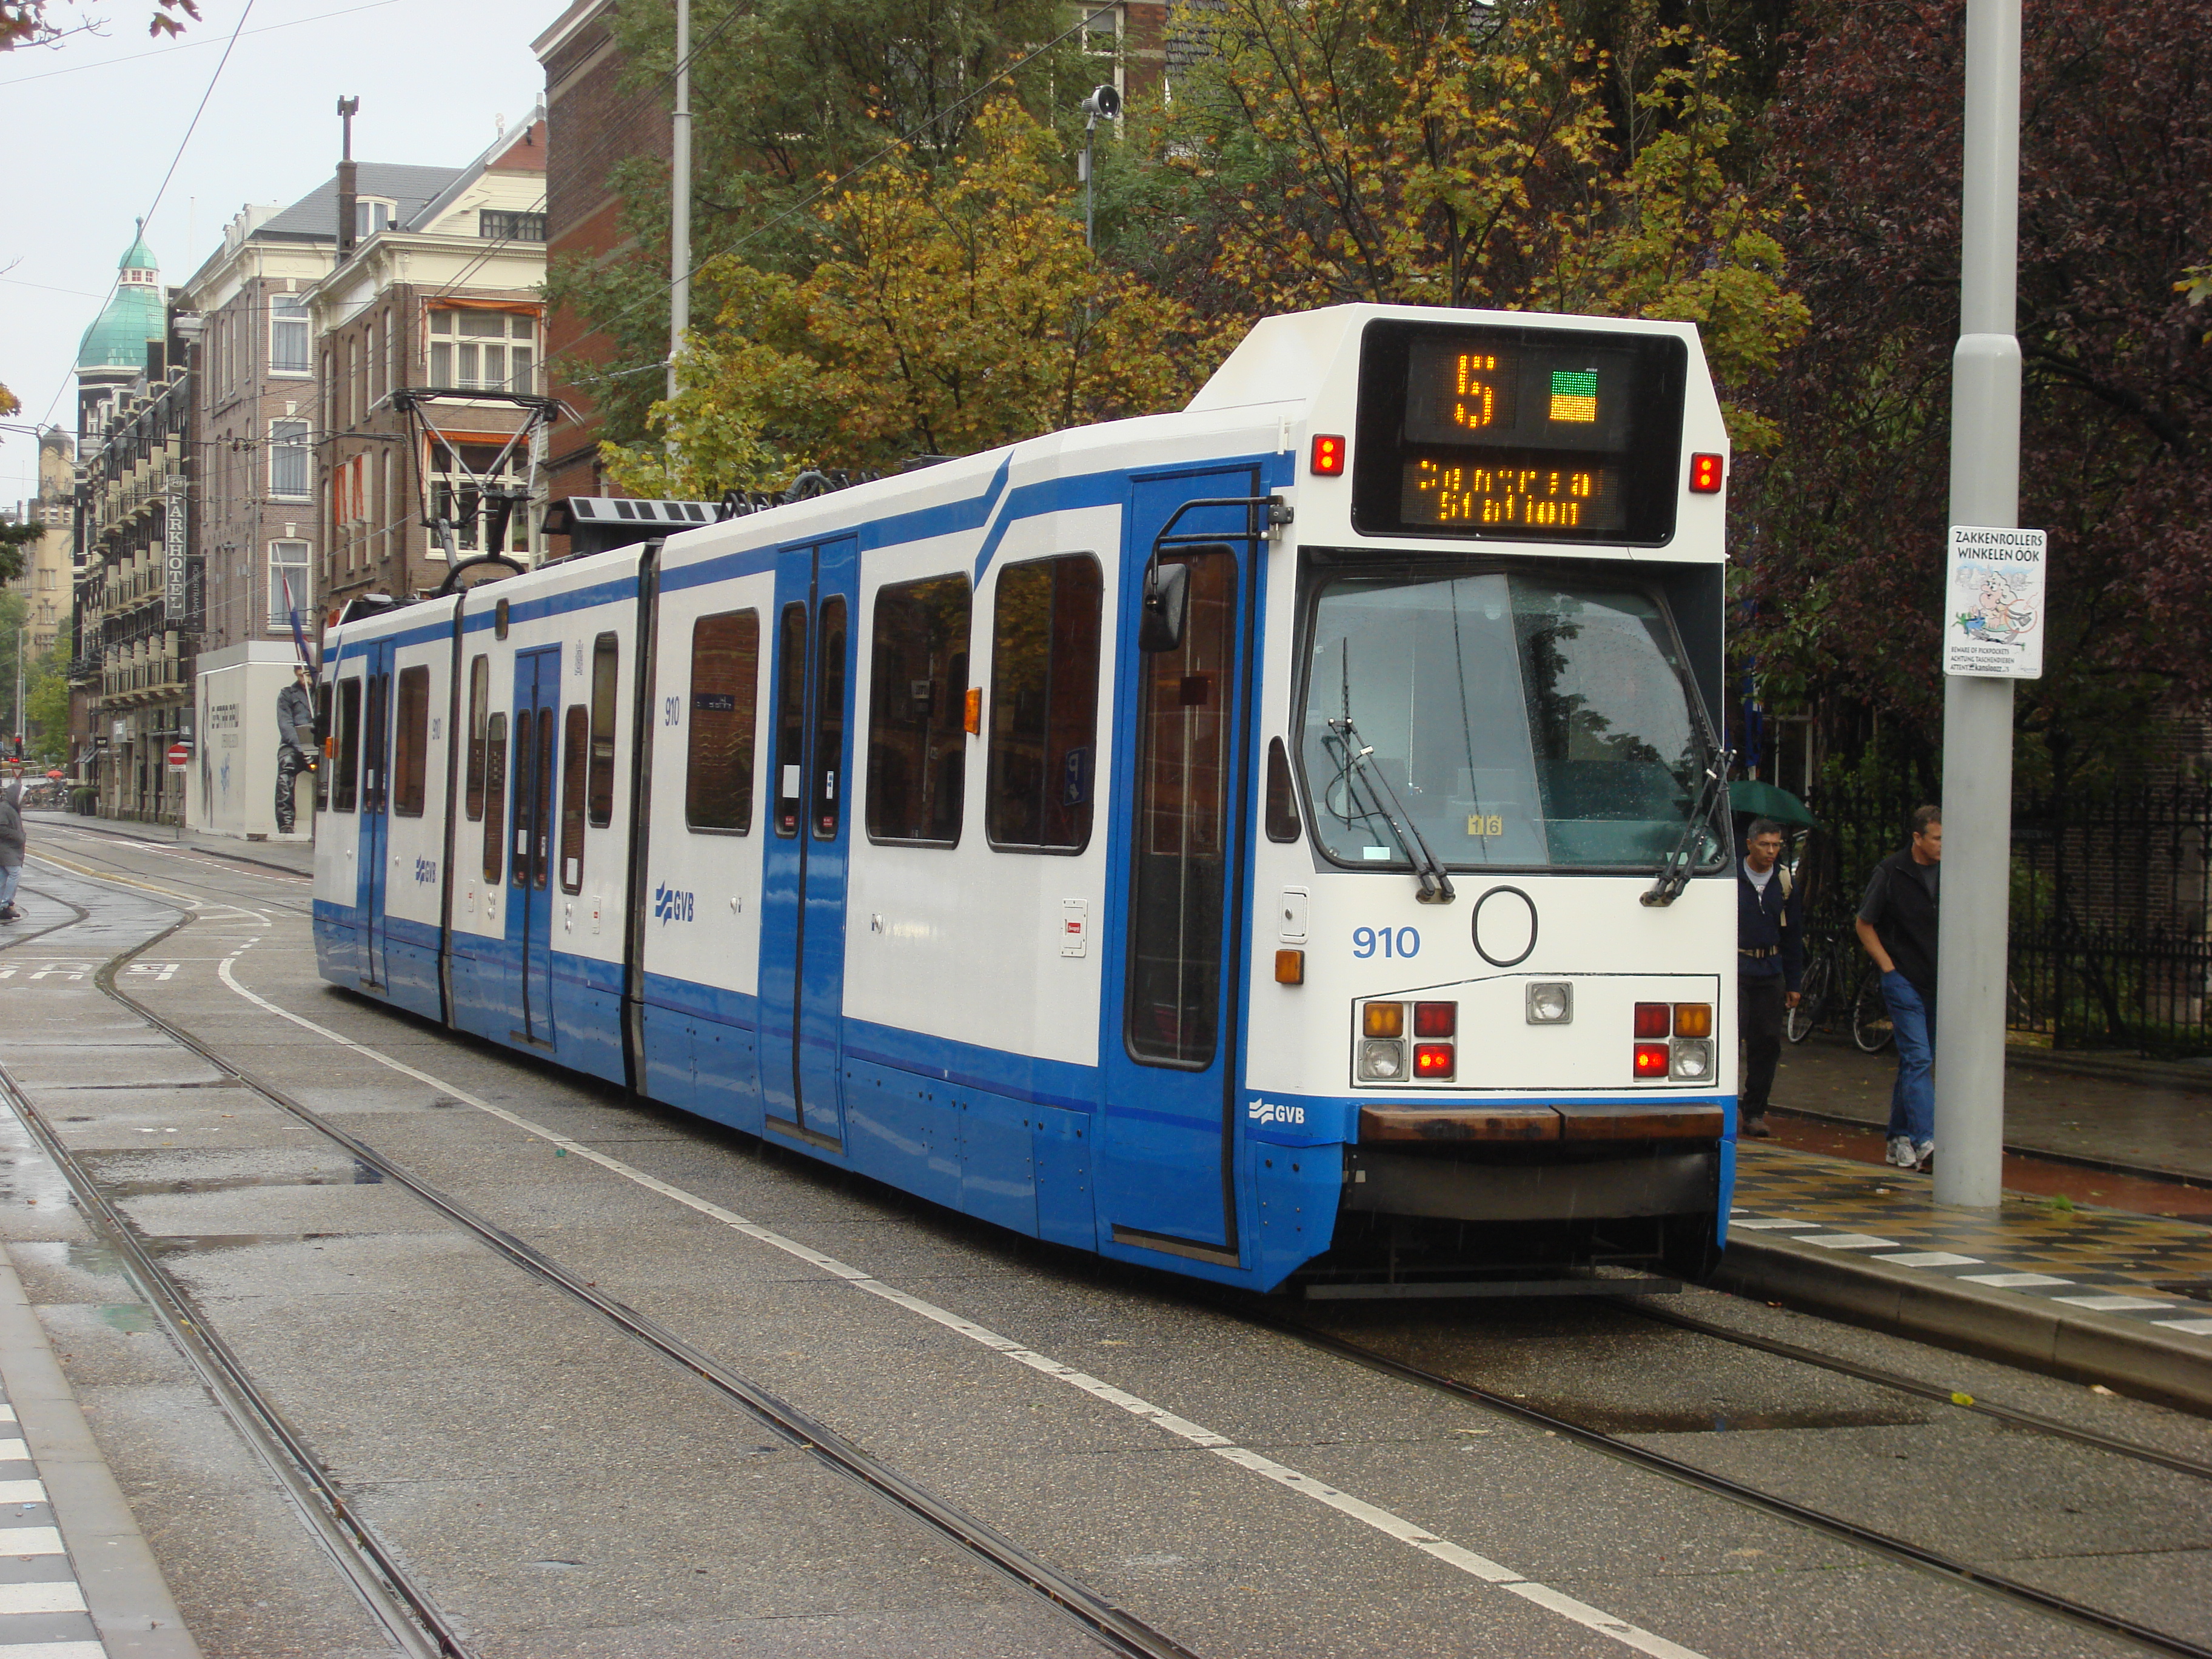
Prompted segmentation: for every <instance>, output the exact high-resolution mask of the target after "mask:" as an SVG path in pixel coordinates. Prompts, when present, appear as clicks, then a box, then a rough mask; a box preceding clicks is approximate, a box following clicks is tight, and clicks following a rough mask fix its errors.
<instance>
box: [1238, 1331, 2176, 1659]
mask: <svg viewBox="0 0 2212 1659" xmlns="http://www.w3.org/2000/svg"><path fill="white" fill-rule="evenodd" d="M1218 1305H1219V1306H1222V1307H1223V1308H1225V1310H1234V1311H1236V1312H1237V1313H1238V1314H1239V1316H1242V1317H1243V1318H1245V1319H1247V1320H1249V1321H1251V1322H1255V1323H1257V1324H1260V1325H1261V1326H1263V1327H1265V1328H1268V1329H1272V1330H1274V1331H1277V1332H1279V1333H1280V1334H1284V1335H1286V1336H1289V1337H1291V1338H1292V1339H1293V1340H1297V1341H1299V1342H1302V1343H1304V1344H1306V1345H1308V1346H1311V1347H1314V1348H1316V1349H1318V1350H1320V1351H1321V1352H1325V1353H1331V1354H1334V1355H1336V1356H1337V1357H1338V1358H1342V1359H1345V1360H1348V1361H1350V1362H1351V1363H1352V1364H1357V1365H1361V1366H1364V1367H1365V1368H1367V1369H1369V1370H1374V1371H1376V1372H1379V1373H1381V1374H1382V1375H1383V1376H1390V1377H1394V1378H1395V1379H1397V1380H1398V1381H1400V1382H1402V1383H1411V1384H1413V1386H1415V1387H1417V1388H1420V1389H1425V1390H1428V1391H1431V1392H1434V1393H1437V1394H1442V1395H1449V1396H1450V1397H1451V1398H1453V1399H1456V1400H1462V1401H1469V1402H1471V1403H1474V1404H1476V1405H1480V1406H1482V1407H1486V1408H1487V1409H1489V1410H1492V1411H1494V1412H1496V1413H1500V1414H1501V1415H1504V1416H1505V1417H1508V1418H1510V1419H1514V1420H1515V1421H1517V1422H1520V1423H1522V1424H1526V1425H1529V1426H1530V1427H1534V1428H1537V1429H1541V1430H1542V1431H1545V1432H1547V1433H1548V1434H1553V1435H1557V1436H1559V1437H1560V1438H1562V1439H1565V1440H1568V1441H1571V1442H1572V1443H1575V1444H1577V1445H1580V1446H1583V1447H1585V1448H1587V1449H1590V1450H1593V1451H1595V1452H1598V1453H1601V1455H1606V1456H1608V1457H1611V1458H1614V1459H1616V1460H1618V1461H1620V1462H1624V1463H1627V1464H1630V1465H1632V1466H1633V1467H1635V1468H1641V1469H1645V1470H1648V1471H1650V1472H1651V1473H1653V1474H1660V1475H1662V1476H1664V1477H1666V1478H1667V1479H1668V1480H1674V1481H1677V1482H1679V1483H1680V1484H1681V1485H1683V1486H1690V1487H1692V1488H1694V1489H1696V1490H1698V1491H1700V1492H1708V1493H1711V1494H1712V1495H1714V1496H1716V1497H1719V1498H1727V1499H1729V1500H1730V1501H1731V1502H1734V1503H1737V1504H1743V1505H1744V1506H1746V1507H1747V1508H1750V1509H1753V1510H1759V1511H1761V1512H1762V1513H1765V1514H1767V1515H1771V1516H1777V1517H1778V1518H1780V1519H1782V1520H1784V1521H1788V1522H1792V1523H1794V1524H1796V1525H1797V1526H1800V1527H1803V1528H1807V1529H1808V1530H1810V1531H1813V1532H1816V1533H1820V1534H1824V1535H1826V1536H1828V1537H1831V1538H1834V1539H1837V1540H1838V1541H1843V1542H1845V1543H1848V1544H1850V1545H1851V1546H1853V1547H1857V1548H1858V1549H1861V1550H1864V1551H1867V1552H1869V1553H1873V1554H1875V1555H1878V1556H1881V1557H1884V1558H1886V1559H1889V1560H1892V1561H1897V1562H1901V1563H1903V1564H1905V1565H1910V1566H1912V1567H1916V1568H1918V1569H1920V1570H1922V1571H1927V1572H1930V1573H1934V1574H1936V1575H1937V1576H1939V1577H1943V1578H1947V1579H1948V1580H1950V1581H1952V1582H1953V1583H1959V1584H1964V1585H1967V1586H1970V1587H1972V1589H1977V1590H1979V1591H1981V1592H1983V1593H1984V1594H1987V1595H1993V1596H1996V1597H1998V1598H2000V1599H2002V1600H2004V1601H2010V1602H2012V1603H2013V1604H2015V1606H2018V1607H2027V1608H2029V1609H2032V1610H2033V1611H2034V1612H2036V1613H2042V1614H2045V1615H2046V1616H2049V1617H2051V1618H2055V1619H2058V1620H2064V1621H2065V1622H2067V1623H2069V1624H2071V1625H2074V1626H2079V1627H2081V1628H2084V1629H2087V1630H2093V1631H2096V1632H2100V1633H2102V1634H2105V1635H2107V1636H2116V1637H2118V1638H2122V1639H2123V1640H2125V1641H2129V1642H2132V1643H2134V1644H2136V1645H2137V1646H2139V1647H2142V1648H2144V1649H2146V1650H2149V1651H2152V1652H2157V1653H2164V1654H2171V1655H2173V1656H2176V1659H2212V1646H2206V1645H2204V1644H2199V1643H2197V1642H2192V1641H2190V1640H2189V1639H2187V1638H2184V1637H2179V1636H2175V1635H2172V1634H2171V1633H2169V1632H2165V1631H2161V1630H2159V1629H2157V1628H2155V1627H2154V1626H2148V1625H2145V1624H2142V1622H2140V1621H2139V1620H2132V1619H2129V1618H2126V1617H2124V1616H2123V1615H2121V1614H2118V1613H2111V1612H2108V1611H2106V1610H2105V1609H2103V1608H2100V1607H2094V1606H2092V1605H2091V1604H2089V1603H2087V1602H2085V1601H2079V1600H2076V1599H2075V1598H2073V1597H2070V1596H2067V1595H2059V1594H2057V1593H2056V1592H2054V1591H2051V1590H2046V1589H2041V1588H2039V1587H2038V1586H2036V1585H2033V1584H2030V1583H2026V1582H2024V1581H2022V1580H2021V1579H2019V1578H2015V1577H2011V1576H2010V1575H2008V1574H2005V1573H2001V1572H1996V1571H1992V1570H1990V1569H1989V1568H1986V1567H1982V1566H1978V1565H1974V1564H1973V1563H1972V1562H1970V1561H1966V1560H1965V1559H1961V1558H1960V1557H1957V1556H1954V1555H1949V1554H1947V1553H1944V1552H1942V1551H1941V1550H1937V1549H1933V1548H1930V1547H1928V1546H1926V1545H1923V1544H1918V1543H1915V1542H1913V1541H1911V1540H1910V1539H1907V1538H1903V1537H1900V1536H1899V1535H1897V1534H1893V1533H1890V1532H1887V1531H1884V1530H1882V1529H1881V1528H1877V1527H1873V1526H1869V1525H1867V1524H1865V1523H1864V1522H1857V1521H1853V1520H1850V1519H1849V1518H1848V1517H1846V1516H1839V1515H1834V1514H1831V1513H1829V1512H1827V1511H1826V1510H1820V1509H1816V1508H1814V1507H1813V1506H1812V1505H1810V1504H1802V1503H1800V1502H1798V1501H1797V1500H1796V1499H1794V1498H1785V1497H1783V1496H1781V1495H1780V1494H1778V1493H1775V1492H1766V1491H1763V1490H1761V1489H1760V1488H1759V1487H1757V1486H1752V1485H1750V1484H1748V1483H1747V1482H1745V1481H1741V1480H1735V1479H1734V1478H1732V1477H1730V1476H1728V1475H1724V1474H1717V1473H1716V1472H1714V1471H1712V1470H1710V1469H1706V1468H1701V1467H1699V1465H1697V1464H1695V1463H1692V1462H1687V1461H1686V1460H1684V1459H1681V1458H1678V1457H1673V1456H1670V1455H1668V1454H1667V1453H1665V1452H1662V1451H1658V1450H1656V1449H1653V1448H1651V1447H1649V1446H1644V1445H1640V1444H1638V1443H1636V1442H1635V1441H1633V1440H1631V1439H1628V1438H1626V1437H1624V1436H1621V1435H1619V1434H1615V1433H1613V1432H1611V1431H1607V1430H1605V1429H1601V1428H1598V1427H1595V1426H1594V1425H1590V1424H1589V1423H1588V1422H1583V1421H1577V1419H1574V1418H1572V1417H1569V1416H1565V1415H1562V1414H1560V1413H1557V1412H1553V1411H1547V1410H1545V1409H1544V1408H1543V1407H1538V1406H1532V1405H1530V1404H1528V1401H1525V1400H1520V1399H1516V1398H1514V1397H1512V1396H1511V1395H1507V1394H1503V1393H1500V1392H1498V1390H1497V1389H1490V1388H1486V1387H1484V1386H1483V1385H1482V1384H1481V1383H1474V1382H1471V1381H1468V1379H1466V1378H1464V1377H1460V1376H1450V1375H1448V1374H1446V1373H1444V1372H1442V1371H1437V1370H1431V1369H1430V1368H1428V1367H1426V1366H1424V1365H1419V1364H1414V1363H1413V1362H1412V1361H1411V1360H1408V1359H1406V1358H1401V1357H1400V1356H1398V1355H1395V1354H1390V1353H1386V1352H1383V1350H1381V1349H1379V1348H1376V1347H1372V1346H1369V1345H1367V1344H1365V1343H1361V1342H1356V1341H1353V1340H1350V1339H1349V1338H1346V1337H1344V1336H1340V1335H1339V1334H1335V1333H1334V1332H1331V1331H1324V1330H1322V1329H1320V1328H1317V1327H1316V1326H1312V1325H1308V1324H1305V1323H1303V1322H1300V1321H1298V1320H1297V1319H1294V1318H1288V1317H1285V1316H1281V1315H1279V1314H1276V1313H1274V1312H1272V1311H1269V1310H1261V1309H1258V1308H1255V1307H1254V1306H1252V1305H1250V1304H1238V1303H1231V1302H1227V1301H1223V1302H1220V1303H1218ZM1635 1311H1636V1312H1638V1314H1644V1315H1645V1316H1651V1315H1648V1314H1645V1310H1640V1309H1639V1310H1635ZM1656 1318H1657V1319H1658V1320H1659V1322H1662V1323H1668V1324H1674V1325H1678V1326H1680V1328H1685V1329H1688V1330H1692V1331H1695V1332H1699V1333H1700V1334H1707V1335H1711V1336H1717V1337H1723V1338H1726V1339H1729V1340H1734V1339H1735V1335H1736V1334H1735V1333H1732V1332H1728V1331H1727V1330H1726V1329H1725V1328H1722V1327H1714V1326H1710V1325H1708V1324H1707V1322H1705V1321H1702V1320H1698V1319H1695V1318H1694V1317H1691V1316H1677V1315H1673V1314H1660V1315H1656ZM1742 1346H1747V1347H1751V1348H1754V1349H1757V1350H1759V1351H1761V1352H1768V1353H1771V1354H1774V1355H1776V1356H1778V1357H1780V1358H1790V1359H1794V1360H1797V1361H1798V1362H1799V1363H1802V1364H1814V1365H1817V1366H1820V1368H1822V1369H1826V1370H1834V1371H1838V1372H1840V1373H1842V1374H1844V1375H1846V1376H1856V1377H1859V1378H1861V1379H1862V1380H1865V1381H1869V1382H1875V1383H1880V1384H1881V1386H1884V1387H1890V1388H1896V1389H1900V1390H1902V1391H1904V1392H1906V1393H1910V1394H1914V1395H1920V1396H1922V1397H1923V1398H1930V1399H1937V1400H1941V1401H1943V1402H1944V1403H1948V1404H1953V1405H1958V1404H1960V1401H1956V1400H1954V1399H1952V1398H1951V1396H1950V1395H1949V1394H1948V1393H1946V1392H1943V1391H1940V1390H1938V1389H1936V1386H1935V1385H1933V1384H1923V1383H1917V1381H1914V1380H1913V1379H1909V1378H1905V1377H1903V1376H1898V1375H1896V1374H1894V1373H1886V1372H1882V1371H1881V1370H1880V1369H1879V1368H1877V1367H1872V1366H1859V1365H1857V1364H1854V1363H1852V1362H1845V1361H1831V1360H1830V1359H1829V1358H1828V1357H1826V1356H1821V1355H1815V1354H1814V1353H1813V1352H1811V1351H1810V1350H1807V1349H1802V1348H1799V1347H1798V1346H1796V1345H1794V1344H1790V1343H1780V1342H1773V1341H1770V1340H1766V1339H1747V1340H1745V1341H1744V1342H1743V1344H1742ZM1973 1403H1979V1402H1973ZM1966 1408H1969V1409H1971V1406H1969V1407H1966ZM1989 1414H1990V1415H1992V1416H1996V1417H1998V1418H2001V1419H2004V1420H2007V1421H2009V1422H2012V1423H2014V1424H2015V1425H2017V1426H2025V1427H2032V1428H2036V1429H2040V1430H2043V1431H2045V1432H2053V1433H2062V1432H2063V1437H2066V1438H2068V1439H2071V1440H2074V1441H2076V1442H2078V1443H2081V1444H2085V1445H2089V1446H2093V1447H2097V1448H2098V1449H2102V1450H2106V1451H2109V1452H2113V1453H2116V1454H2118V1455H2126V1456H2130V1457H2136V1458H2139V1459H2140V1460H2141V1461H2142V1462H2149V1463H2154V1464H2157V1465H2160V1466H2161V1467H2164V1468H2170V1469H2173V1470H2175V1471H2177V1472H2179V1473H2181V1474H2189V1475H2191V1476H2194V1477H2197V1478H2199V1479H2205V1480H2212V1468H2208V1467H2207V1466H2205V1465H2203V1464H2201V1463H2197V1462H2194V1461H2193V1460H2191V1459H2187V1458H2177V1457H2173V1456H2171V1455H2167V1454H2166V1453H2163V1452H2160V1451H2159V1450H2157V1449H2155V1448H2152V1447H2146V1446H2142V1445H2138V1444H2136V1443H2132V1442H2127V1441H2120V1440H2117V1439H2113V1438H2112V1437H2106V1436H2101V1435H2099V1434H2097V1433H2095V1432H2094V1431H2081V1430H2075V1429H2073V1428H2072V1427H2071V1425H2058V1424H2055V1423H2054V1422H2053V1421H2052V1420H2051V1419H2044V1418H2041V1417H2040V1416H2039V1414H2037V1413H2025V1412H2013V1411H2011V1410H2009V1409H2008V1408H1995V1407H1992V1408H1990V1413H1989ZM2046 1425H2049V1426H2048V1427H2046Z"/></svg>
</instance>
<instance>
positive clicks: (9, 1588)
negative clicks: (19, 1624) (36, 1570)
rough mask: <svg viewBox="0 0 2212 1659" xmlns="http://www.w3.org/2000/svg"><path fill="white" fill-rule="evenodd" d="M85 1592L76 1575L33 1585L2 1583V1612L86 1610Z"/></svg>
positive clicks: (0, 1590) (0, 1599)
mask: <svg viewBox="0 0 2212 1659" xmlns="http://www.w3.org/2000/svg"><path fill="white" fill-rule="evenodd" d="M86 1611H88V1609H87V1608H86V1607H85V1605H84V1592H83V1591H82V1590H81V1589H78V1588H77V1584H76V1579H74V1578H53V1579H46V1580H42V1581H40V1582H39V1583H32V1584H0V1613H83V1612H86Z"/></svg>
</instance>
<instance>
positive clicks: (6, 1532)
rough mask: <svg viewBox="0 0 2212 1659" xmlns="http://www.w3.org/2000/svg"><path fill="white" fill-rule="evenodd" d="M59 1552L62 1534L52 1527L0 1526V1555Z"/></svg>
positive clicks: (0, 1649)
mask: <svg viewBox="0 0 2212 1659" xmlns="http://www.w3.org/2000/svg"><path fill="white" fill-rule="evenodd" d="M61 1553H62V1535H61V1534H59V1533H58V1532H57V1531H55V1530H54V1529H53V1528H52V1527H0V1557H5V1556H9V1555H59V1554H61ZM6 1651H7V1650H6V1649H4V1648H0V1653H4V1652H6Z"/></svg>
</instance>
